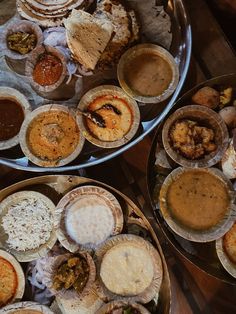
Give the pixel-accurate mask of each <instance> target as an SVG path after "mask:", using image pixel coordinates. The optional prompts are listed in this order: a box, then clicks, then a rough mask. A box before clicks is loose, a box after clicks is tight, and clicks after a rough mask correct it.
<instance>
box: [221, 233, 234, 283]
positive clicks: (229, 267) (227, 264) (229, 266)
mask: <svg viewBox="0 0 236 314" xmlns="http://www.w3.org/2000/svg"><path fill="white" fill-rule="evenodd" d="M223 243H224V237H221V238H219V239H217V240H216V253H217V256H218V258H219V260H220V262H221V264H222V266H223V267H224V269H225V270H226V271H227V272H228V273H229V274H230V275H231V276H233V277H234V278H236V264H235V263H233V262H232V261H231V260H230V258H229V257H228V255H227V254H226V252H225V249H224V244H223Z"/></svg>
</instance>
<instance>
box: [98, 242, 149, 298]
mask: <svg viewBox="0 0 236 314" xmlns="http://www.w3.org/2000/svg"><path fill="white" fill-rule="evenodd" d="M153 276H154V265H153V260H152V257H151V255H150V253H149V252H148V251H147V250H146V249H145V248H143V247H142V246H140V245H138V244H136V243H133V242H125V243H121V244H117V245H115V246H114V247H112V248H111V249H110V250H108V251H107V252H106V254H105V255H104V257H103V259H102V262H101V269H100V277H101V280H102V282H103V284H104V285H105V286H106V288H107V289H108V290H109V291H111V292H113V293H115V294H118V295H122V296H134V295H138V294H140V293H142V292H143V291H144V290H145V289H146V288H148V287H149V286H150V284H151V283H152V280H153Z"/></svg>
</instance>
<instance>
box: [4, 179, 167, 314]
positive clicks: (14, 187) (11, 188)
mask: <svg viewBox="0 0 236 314" xmlns="http://www.w3.org/2000/svg"><path fill="white" fill-rule="evenodd" d="M59 178H64V179H67V180H70V179H72V180H73V179H74V180H76V179H80V181H78V182H77V183H76V184H75V182H74V185H72V184H71V182H70V189H74V188H76V187H77V186H78V185H81V184H90V183H91V184H97V185H98V186H101V187H103V188H105V189H107V190H108V191H109V192H111V193H115V194H117V195H119V196H120V197H121V198H122V199H123V200H124V201H125V202H126V203H128V204H129V206H130V207H131V208H132V209H133V210H134V212H135V213H137V214H138V215H139V216H140V217H141V219H142V221H143V222H144V225H145V226H146V227H147V228H148V230H149V232H150V234H151V236H152V239H153V241H154V243H155V246H154V247H156V249H157V250H158V253H159V255H160V257H161V262H162V267H163V278H162V284H163V283H164V280H165V281H166V284H167V286H168V292H169V300H168V308H167V311H166V312H164V313H166V314H167V313H170V314H171V307H172V289H171V281H170V274H169V269H168V266H167V262H166V258H165V255H164V253H163V250H162V247H161V244H160V242H159V240H158V237H157V234H156V232H155V231H154V228H153V227H152V224H151V223H150V222H149V220H148V219H147V218H146V216H145V215H144V214H143V212H142V211H141V209H140V208H139V206H138V205H136V204H135V203H134V202H133V201H132V200H131V199H130V198H129V197H128V196H126V195H125V194H123V193H122V192H120V191H119V190H117V189H115V188H114V187H112V186H110V185H108V184H106V183H103V182H101V181H98V180H94V179H90V178H86V177H83V176H79V175H63V174H50V175H41V176H36V177H32V178H29V179H25V180H21V181H19V182H16V183H14V184H11V185H9V186H8V187H5V188H4V189H2V190H0V202H1V201H2V200H4V198H6V197H7V196H9V195H10V194H11V193H15V192H17V190H19V189H20V190H21V189H22V188H27V187H28V186H32V185H38V184H52V183H56V182H57V180H58V179H59ZM132 222H133V220H130V223H132ZM160 291H161V290H160ZM160 291H159V292H158V295H159V296H160Z"/></svg>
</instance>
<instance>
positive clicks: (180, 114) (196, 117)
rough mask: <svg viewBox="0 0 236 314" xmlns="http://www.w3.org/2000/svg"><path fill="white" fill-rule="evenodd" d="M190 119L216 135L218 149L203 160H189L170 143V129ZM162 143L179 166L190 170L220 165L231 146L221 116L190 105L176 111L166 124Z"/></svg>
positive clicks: (206, 109)
mask: <svg viewBox="0 0 236 314" xmlns="http://www.w3.org/2000/svg"><path fill="white" fill-rule="evenodd" d="M182 119H190V120H193V121H196V122H199V124H200V125H203V126H206V127H209V128H211V129H212V130H213V131H214V134H215V143H216V145H217V149H216V150H215V151H214V152H212V153H210V154H207V155H205V156H204V157H203V158H201V159H195V160H189V159H187V158H185V157H183V156H182V155H180V153H178V152H177V151H176V150H175V149H174V148H173V147H172V144H171V141H170V136H169V133H170V128H171V127H172V125H173V124H174V123H175V122H176V121H177V120H182ZM162 141H163V145H164V148H165V151H166V152H167V154H168V155H169V156H170V158H171V159H172V160H174V161H175V162H176V163H177V164H179V165H181V166H183V167H189V168H199V167H202V168H207V167H211V166H213V165H215V164H216V163H218V162H219V161H220V160H221V158H222V156H223V154H224V152H225V151H226V149H227V147H228V145H229V135H228V130H227V127H226V124H225V122H224V121H223V119H222V118H221V116H220V115H219V114H218V113H216V112H215V111H213V110H212V109H209V108H207V107H204V106H199V105H190V106H185V107H183V108H180V109H178V110H176V111H175V112H174V113H173V114H172V115H171V116H170V117H169V118H168V119H167V120H166V122H165V124H164V126H163V130H162Z"/></svg>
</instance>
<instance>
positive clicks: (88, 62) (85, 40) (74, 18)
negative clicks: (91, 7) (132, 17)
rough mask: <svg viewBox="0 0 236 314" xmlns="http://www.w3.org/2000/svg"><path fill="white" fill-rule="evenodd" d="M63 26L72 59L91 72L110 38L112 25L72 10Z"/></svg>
mask: <svg viewBox="0 0 236 314" xmlns="http://www.w3.org/2000/svg"><path fill="white" fill-rule="evenodd" d="M64 25H65V27H66V36H67V44H68V46H69V48H70V50H71V52H72V54H73V57H74V59H76V60H77V61H79V62H80V63H81V64H82V65H83V66H85V67H86V68H87V69H92V70H93V69H94V68H95V66H96V64H97V62H98V60H99V58H100V56H101V54H102V53H103V51H104V49H105V48H106V46H107V43H108V42H109V40H110V38H111V34H112V31H113V27H112V23H111V22H110V21H106V20H105V21H104V20H102V19H98V18H95V17H94V16H92V15H91V14H89V13H86V12H84V11H82V10H73V11H72V14H71V16H70V17H69V18H67V19H66V20H65V21H64Z"/></svg>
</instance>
